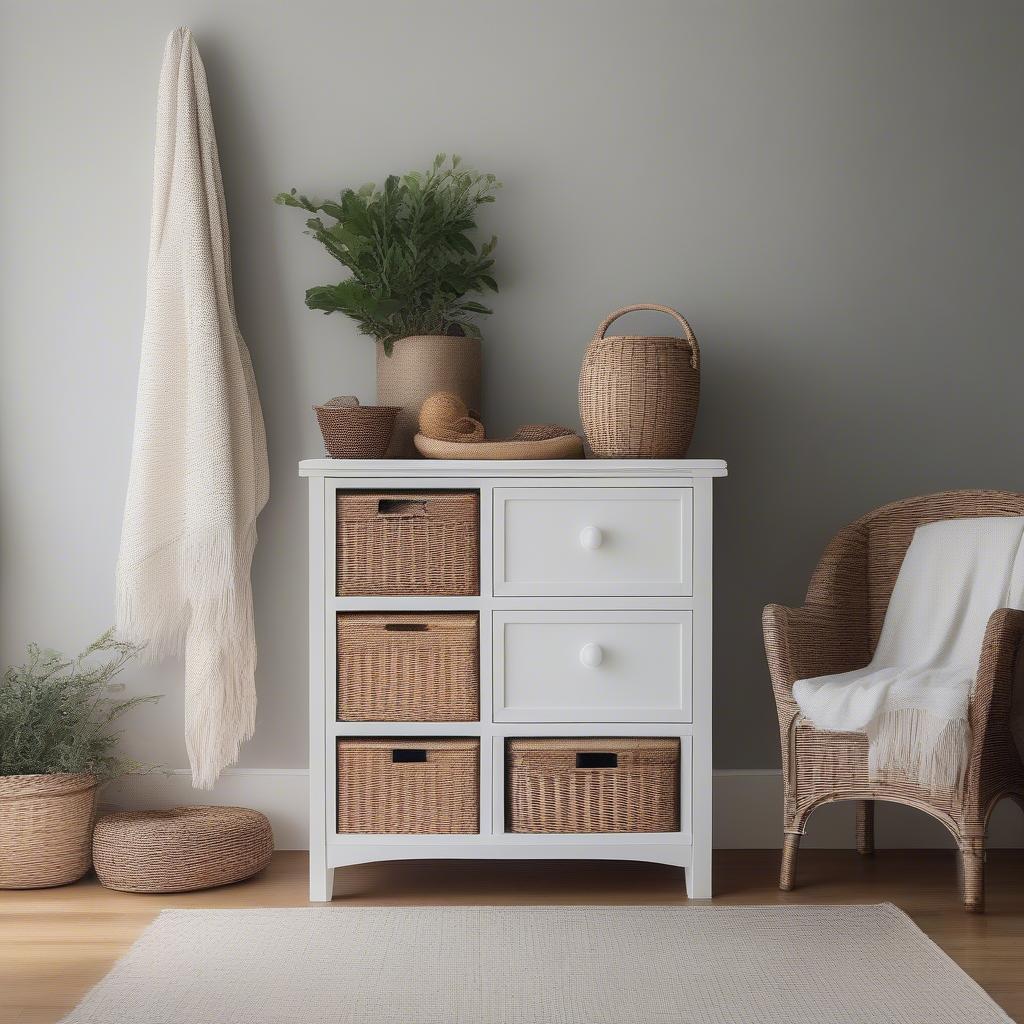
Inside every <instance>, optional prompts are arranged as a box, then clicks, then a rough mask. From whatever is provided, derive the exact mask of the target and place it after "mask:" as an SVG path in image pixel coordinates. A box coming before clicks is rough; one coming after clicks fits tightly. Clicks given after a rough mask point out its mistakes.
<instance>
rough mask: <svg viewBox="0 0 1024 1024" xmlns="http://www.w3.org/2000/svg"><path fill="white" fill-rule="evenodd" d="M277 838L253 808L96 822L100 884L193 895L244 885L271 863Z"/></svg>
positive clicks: (120, 816)
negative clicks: (194, 890) (198, 892)
mask: <svg viewBox="0 0 1024 1024" xmlns="http://www.w3.org/2000/svg"><path fill="white" fill-rule="evenodd" d="M273 852H274V833H273V831H272V830H271V827H270V822H269V821H268V820H267V818H266V816H265V815H263V814H261V813H260V812H259V811H254V810H252V809H251V808H249V807H172V808H170V809H169V810H163V811H119V812H118V813H116V814H108V815H107V816H106V817H104V818H100V820H99V821H98V822H97V823H96V832H95V835H94V837H93V861H94V863H95V866H96V874H97V875H98V876H99V880H100V881H101V882H102V883H103V884H104V885H105V886H106V887H107V888H108V889H120V890H122V891H123V892H190V891H191V890H193V889H210V888H212V887H213V886H215V885H227V884H228V883H229V882H240V881H241V880H242V879H243V878H249V877H251V876H252V875H255V874H256V872H257V871H262V870H263V869H264V868H265V867H266V866H267V864H269V863H270V857H271V854H272V853H273Z"/></svg>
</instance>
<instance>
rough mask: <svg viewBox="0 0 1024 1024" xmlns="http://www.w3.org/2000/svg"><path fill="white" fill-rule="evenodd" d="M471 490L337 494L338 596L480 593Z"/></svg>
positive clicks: (476, 504) (475, 503) (476, 500)
mask: <svg viewBox="0 0 1024 1024" xmlns="http://www.w3.org/2000/svg"><path fill="white" fill-rule="evenodd" d="M479 513H480V495H479V494H478V493H477V492H476V491H398V492H386V493H384V492H380V491H338V493H337V547H338V564H337V581H338V596H339V597H345V596H349V595H358V594H384V595H389V596H396V595H401V594H440V595H444V596H449V597H451V596H455V597H458V596H468V595H472V594H478V593H479V592H480V514H479Z"/></svg>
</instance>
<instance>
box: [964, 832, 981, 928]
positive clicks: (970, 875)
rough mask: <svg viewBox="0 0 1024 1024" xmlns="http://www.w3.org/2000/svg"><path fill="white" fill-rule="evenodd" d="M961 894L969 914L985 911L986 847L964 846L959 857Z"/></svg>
mask: <svg viewBox="0 0 1024 1024" xmlns="http://www.w3.org/2000/svg"><path fill="white" fill-rule="evenodd" d="M958 867H959V871H958V874H959V875H960V896H961V898H962V899H963V901H964V910H966V911H967V912H968V913H969V914H984V913H985V849H984V847H972V846H962V847H960V855H959V857H958Z"/></svg>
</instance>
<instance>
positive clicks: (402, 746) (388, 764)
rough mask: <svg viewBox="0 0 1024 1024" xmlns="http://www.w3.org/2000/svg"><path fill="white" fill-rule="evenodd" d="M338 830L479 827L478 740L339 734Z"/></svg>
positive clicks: (460, 830) (412, 830) (447, 830)
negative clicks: (394, 737)
mask: <svg viewBox="0 0 1024 1024" xmlns="http://www.w3.org/2000/svg"><path fill="white" fill-rule="evenodd" d="M403 756H404V757H406V758H416V757H419V758H420V759H419V760H401V758H402V757H403ZM338 831H339V832H362V833H371V834H374V833H419V834H422V833H475V832H479V831H480V740H479V739H478V738H476V737H466V738H461V737H460V738H453V739H418V738H417V739H393V738H388V739H349V738H344V739H339V740H338Z"/></svg>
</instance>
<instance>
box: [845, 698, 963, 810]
mask: <svg viewBox="0 0 1024 1024" xmlns="http://www.w3.org/2000/svg"><path fill="white" fill-rule="evenodd" d="M865 732H866V733H867V737H868V741H869V743H868V774H869V776H870V778H871V779H872V781H876V780H878V779H880V778H881V777H883V776H889V777H891V776H893V775H897V776H902V777H903V778H906V779H910V780H912V781H914V782H917V783H918V784H919V785H920V786H923V787H924V788H925V789H927V790H930V791H933V792H934V791H941V790H945V791H952V792H955V793H960V792H962V791H963V784H964V776H965V775H966V771H967V751H968V749H969V747H970V740H971V727H970V724H969V723H968V721H967V719H966V718H952V719H946V718H941V717H939V716H936V715H933V714H931V713H930V712H928V711H925V710H923V709H922V708H905V709H902V710H899V711H891V712H889V713H887V714H884V715H880V716H879V717H878V718H876V719H875V720H874V721H873V722H872V723H871V724H870V725H869V726H868V728H867V729H865Z"/></svg>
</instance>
